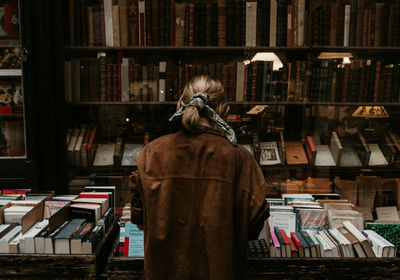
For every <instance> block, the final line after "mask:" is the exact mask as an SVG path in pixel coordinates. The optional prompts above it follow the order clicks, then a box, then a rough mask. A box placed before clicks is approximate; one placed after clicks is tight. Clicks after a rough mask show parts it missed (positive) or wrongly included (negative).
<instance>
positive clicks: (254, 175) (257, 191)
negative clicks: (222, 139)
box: [237, 147, 269, 240]
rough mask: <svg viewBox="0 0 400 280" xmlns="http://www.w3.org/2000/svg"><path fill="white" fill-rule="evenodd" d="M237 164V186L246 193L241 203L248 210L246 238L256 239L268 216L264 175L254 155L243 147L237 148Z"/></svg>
mask: <svg viewBox="0 0 400 280" xmlns="http://www.w3.org/2000/svg"><path fill="white" fill-rule="evenodd" d="M237 166H238V168H239V170H238V173H237V175H238V176H237V184H238V187H239V188H240V189H241V190H242V191H243V192H244V193H247V195H246V201H243V203H244V204H245V205H246V206H245V207H246V210H247V211H248V218H247V220H248V239H249V240H252V239H257V237H258V235H259V233H260V231H261V229H262V228H263V226H264V221H265V220H266V219H267V218H268V217H269V204H268V203H267V201H266V200H265V198H266V197H267V190H266V183H265V179H264V175H263V173H262V171H261V169H260V166H259V165H258V163H257V162H256V160H255V159H254V157H253V156H252V155H251V154H250V153H249V152H248V151H247V150H245V149H244V148H243V147H239V148H238V162H237Z"/></svg>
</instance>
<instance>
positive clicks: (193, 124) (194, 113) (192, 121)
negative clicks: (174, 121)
mask: <svg viewBox="0 0 400 280" xmlns="http://www.w3.org/2000/svg"><path fill="white" fill-rule="evenodd" d="M199 92H203V93H206V94H207V95H208V97H209V98H208V102H207V104H208V105H209V106H210V107H211V108H213V109H214V110H215V112H216V113H217V114H218V115H219V116H220V117H221V118H224V117H225V116H226V114H227V113H228V104H227V96H226V94H225V92H224V87H223V86H222V84H221V82H220V81H219V80H217V79H213V78H211V77H209V76H206V75H201V76H195V77H193V78H192V79H191V80H190V81H189V82H188V83H187V84H186V85H185V87H184V89H183V93H182V95H181V97H180V98H179V101H178V108H180V107H182V106H184V105H185V104H187V103H189V101H190V98H191V97H192V96H193V95H195V94H196V93H199ZM201 118H206V116H205V115H203V114H202V113H201V112H199V110H198V109H197V108H196V107H194V106H189V107H188V108H187V109H186V111H185V112H184V113H183V115H182V125H183V127H184V128H185V129H186V130H188V131H190V132H193V133H199V132H200V131H201V128H200V120H201Z"/></svg>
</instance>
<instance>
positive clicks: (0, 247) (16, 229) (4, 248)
mask: <svg viewBox="0 0 400 280" xmlns="http://www.w3.org/2000/svg"><path fill="white" fill-rule="evenodd" d="M21 231H22V226H20V225H17V224H14V225H13V226H12V227H11V228H10V230H9V231H8V232H7V233H6V234H4V235H2V237H1V238H0V253H9V250H10V246H9V245H10V242H11V241H12V240H13V239H14V238H15V237H16V236H17V235H18V234H19V233H20V232H21Z"/></svg>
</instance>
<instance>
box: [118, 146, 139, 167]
mask: <svg viewBox="0 0 400 280" xmlns="http://www.w3.org/2000/svg"><path fill="white" fill-rule="evenodd" d="M142 149H143V144H130V143H126V144H125V145H124V153H123V155H122V162H121V166H137V163H136V156H137V155H138V154H139V153H140V151H141V150H142Z"/></svg>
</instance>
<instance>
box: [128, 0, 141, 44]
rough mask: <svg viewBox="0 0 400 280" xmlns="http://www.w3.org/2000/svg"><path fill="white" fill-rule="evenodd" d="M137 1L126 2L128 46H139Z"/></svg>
mask: <svg viewBox="0 0 400 280" xmlns="http://www.w3.org/2000/svg"><path fill="white" fill-rule="evenodd" d="M138 12H139V10H138V1H129V2H128V34H129V45H130V46H138V45H139V37H138V33H139V28H138V23H139V17H138Z"/></svg>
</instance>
